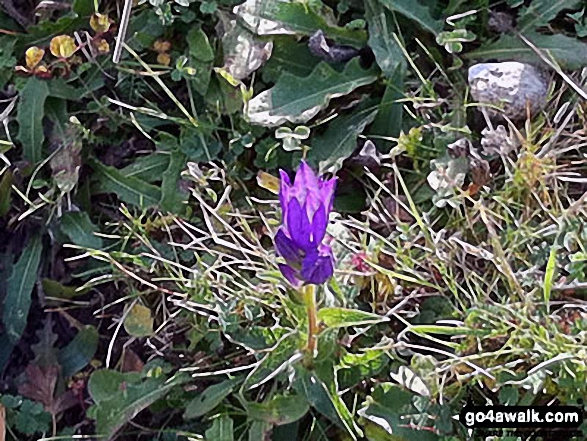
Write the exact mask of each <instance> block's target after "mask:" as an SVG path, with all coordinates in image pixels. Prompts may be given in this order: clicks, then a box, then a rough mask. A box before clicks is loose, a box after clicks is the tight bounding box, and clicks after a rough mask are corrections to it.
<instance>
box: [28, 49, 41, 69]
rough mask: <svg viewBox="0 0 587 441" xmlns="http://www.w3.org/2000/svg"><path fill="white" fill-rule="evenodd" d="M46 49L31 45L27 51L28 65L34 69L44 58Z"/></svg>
mask: <svg viewBox="0 0 587 441" xmlns="http://www.w3.org/2000/svg"><path fill="white" fill-rule="evenodd" d="M44 55H45V51H44V50H43V49H41V48H38V47H37V46H33V47H29V48H28V49H27V51H26V52H25V58H26V67H28V68H29V70H33V69H34V68H35V67H37V65H38V64H39V63H40V62H41V60H42V59H43V56H44Z"/></svg>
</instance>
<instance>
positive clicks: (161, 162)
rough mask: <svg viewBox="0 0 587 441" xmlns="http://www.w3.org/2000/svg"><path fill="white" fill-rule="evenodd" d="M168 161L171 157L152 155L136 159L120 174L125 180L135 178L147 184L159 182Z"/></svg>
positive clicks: (160, 154) (158, 154) (159, 154)
mask: <svg viewBox="0 0 587 441" xmlns="http://www.w3.org/2000/svg"><path fill="white" fill-rule="evenodd" d="M170 160H171V155H167V154H162V153H152V154H150V155H146V156H141V157H139V158H136V159H135V160H134V161H133V163H132V164H130V165H127V166H126V167H124V168H123V169H121V170H120V173H121V174H122V175H123V176H124V177H126V178H137V179H140V180H142V181H145V182H149V183H152V182H155V181H160V180H161V176H162V175H163V173H164V172H165V170H167V168H168V167H169V162H170Z"/></svg>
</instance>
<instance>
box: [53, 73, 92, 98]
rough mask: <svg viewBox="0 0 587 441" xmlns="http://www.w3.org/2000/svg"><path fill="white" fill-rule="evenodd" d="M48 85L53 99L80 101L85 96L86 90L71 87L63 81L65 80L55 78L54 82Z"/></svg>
mask: <svg viewBox="0 0 587 441" xmlns="http://www.w3.org/2000/svg"><path fill="white" fill-rule="evenodd" d="M46 84H47V87H48V88H49V96H50V97H53V98H61V99H64V100H68V101H80V100H81V99H82V98H83V96H84V94H85V90H83V89H78V88H77V87H73V86H70V85H69V84H67V83H66V82H65V81H64V80H63V78H53V79H52V80H50V81H47V83H46Z"/></svg>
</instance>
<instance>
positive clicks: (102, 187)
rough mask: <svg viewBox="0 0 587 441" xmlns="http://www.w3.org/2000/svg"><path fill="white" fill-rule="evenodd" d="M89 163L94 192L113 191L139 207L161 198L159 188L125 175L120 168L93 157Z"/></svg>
mask: <svg viewBox="0 0 587 441" xmlns="http://www.w3.org/2000/svg"><path fill="white" fill-rule="evenodd" d="M89 163H90V165H91V166H92V168H93V169H94V170H95V174H94V178H95V180H96V185H95V187H94V193H96V194H100V193H115V194H116V195H117V196H118V197H119V198H120V199H122V200H123V201H125V202H127V203H129V204H133V205H136V206H139V207H145V206H153V205H157V203H158V202H159V201H160V200H161V190H160V189H159V188H158V187H156V186H154V185H151V184H148V183H147V182H145V181H141V180H140V179H137V178H135V177H125V176H124V175H123V174H122V173H121V172H120V170H117V169H115V168H114V167H110V166H107V165H104V164H102V163H100V162H99V161H97V160H95V159H91V160H90V161H89Z"/></svg>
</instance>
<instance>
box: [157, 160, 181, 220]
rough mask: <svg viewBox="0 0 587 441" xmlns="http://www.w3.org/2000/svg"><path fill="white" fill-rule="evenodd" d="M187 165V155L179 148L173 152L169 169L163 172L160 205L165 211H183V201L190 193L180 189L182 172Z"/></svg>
mask: <svg viewBox="0 0 587 441" xmlns="http://www.w3.org/2000/svg"><path fill="white" fill-rule="evenodd" d="M185 167H186V157H185V155H184V154H183V153H182V152H180V151H179V150H174V151H173V152H172V153H171V160H170V162H169V166H168V167H167V170H165V172H164V173H163V181H162V183H161V200H160V201H159V207H160V209H161V210H163V211H173V212H176V213H178V212H181V211H182V209H183V206H182V205H183V202H184V201H186V200H187V197H188V193H187V192H184V191H181V190H180V189H179V179H180V178H181V172H182V171H183V170H184V169H185Z"/></svg>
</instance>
